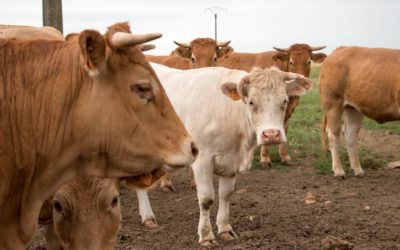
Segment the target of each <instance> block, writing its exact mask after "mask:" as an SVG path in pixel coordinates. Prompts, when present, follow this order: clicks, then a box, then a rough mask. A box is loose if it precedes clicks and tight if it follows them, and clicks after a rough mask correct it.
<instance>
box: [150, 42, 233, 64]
mask: <svg viewBox="0 0 400 250" xmlns="http://www.w3.org/2000/svg"><path fill="white" fill-rule="evenodd" d="M174 43H175V44H176V45H178V47H177V48H176V49H175V51H174V52H173V53H171V55H169V56H152V55H146V59H147V60H148V61H150V62H155V63H159V64H163V65H165V66H168V67H171V68H176V69H195V68H203V67H212V66H215V65H216V63H217V61H218V60H219V59H220V58H222V57H224V56H226V55H228V54H230V53H231V52H232V51H233V49H232V47H230V46H228V44H229V43H230V41H226V42H216V41H215V40H214V39H211V38H197V39H194V40H193V41H191V42H190V43H180V42H176V41H174Z"/></svg>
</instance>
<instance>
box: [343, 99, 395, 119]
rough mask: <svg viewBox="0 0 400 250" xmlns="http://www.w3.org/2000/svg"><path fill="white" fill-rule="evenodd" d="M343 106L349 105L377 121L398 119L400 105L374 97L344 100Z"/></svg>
mask: <svg viewBox="0 0 400 250" xmlns="http://www.w3.org/2000/svg"><path fill="white" fill-rule="evenodd" d="M344 106H345V107H346V106H351V107H353V108H355V109H356V110H357V111H359V112H360V113H362V114H363V115H365V116H367V117H368V118H370V119H373V120H375V121H377V122H379V123H383V122H389V121H397V120H400V107H399V106H398V105H396V104H395V103H393V102H390V101H389V100H382V101H381V102H380V101H379V102H378V101H377V100H376V99H373V98H371V99H369V100H361V101H357V100H349V99H348V98H347V99H346V100H345V102H344Z"/></svg>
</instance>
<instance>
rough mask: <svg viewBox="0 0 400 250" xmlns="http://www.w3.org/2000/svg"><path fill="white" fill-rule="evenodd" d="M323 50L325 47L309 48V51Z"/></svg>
mask: <svg viewBox="0 0 400 250" xmlns="http://www.w3.org/2000/svg"><path fill="white" fill-rule="evenodd" d="M325 48H326V46H319V47H311V51H316V50H321V49H325Z"/></svg>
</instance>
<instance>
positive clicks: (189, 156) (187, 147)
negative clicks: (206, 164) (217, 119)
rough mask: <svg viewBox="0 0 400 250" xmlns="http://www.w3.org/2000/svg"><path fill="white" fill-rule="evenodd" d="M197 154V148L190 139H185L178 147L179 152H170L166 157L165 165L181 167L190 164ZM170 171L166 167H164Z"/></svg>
mask: <svg viewBox="0 0 400 250" xmlns="http://www.w3.org/2000/svg"><path fill="white" fill-rule="evenodd" d="M198 155H199V148H198V147H197V146H196V143H194V142H193V141H192V140H191V139H188V140H186V141H185V142H184V143H183V144H182V145H181V148H180V152H179V153H175V154H171V155H169V157H167V159H166V163H167V165H169V166H170V167H171V168H174V169H176V168H181V167H185V166H189V165H190V164H192V163H193V162H194V161H195V160H196V158H197V156H198ZM165 170H166V171H167V172H170V171H169V169H168V168H166V169H165Z"/></svg>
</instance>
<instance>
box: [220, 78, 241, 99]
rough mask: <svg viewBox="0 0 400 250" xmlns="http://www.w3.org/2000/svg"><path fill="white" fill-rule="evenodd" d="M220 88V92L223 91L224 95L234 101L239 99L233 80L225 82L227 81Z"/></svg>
mask: <svg viewBox="0 0 400 250" xmlns="http://www.w3.org/2000/svg"><path fill="white" fill-rule="evenodd" d="M221 90H222V93H224V95H226V96H228V97H230V98H231V99H232V100H234V101H237V100H240V99H241V98H240V95H239V93H238V91H237V84H236V83H234V82H227V83H224V84H222V86H221Z"/></svg>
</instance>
